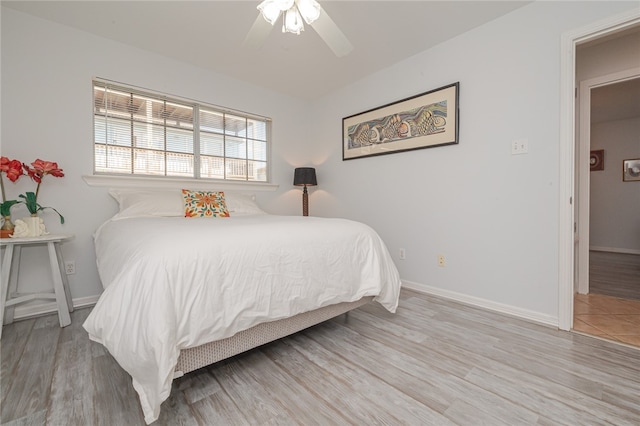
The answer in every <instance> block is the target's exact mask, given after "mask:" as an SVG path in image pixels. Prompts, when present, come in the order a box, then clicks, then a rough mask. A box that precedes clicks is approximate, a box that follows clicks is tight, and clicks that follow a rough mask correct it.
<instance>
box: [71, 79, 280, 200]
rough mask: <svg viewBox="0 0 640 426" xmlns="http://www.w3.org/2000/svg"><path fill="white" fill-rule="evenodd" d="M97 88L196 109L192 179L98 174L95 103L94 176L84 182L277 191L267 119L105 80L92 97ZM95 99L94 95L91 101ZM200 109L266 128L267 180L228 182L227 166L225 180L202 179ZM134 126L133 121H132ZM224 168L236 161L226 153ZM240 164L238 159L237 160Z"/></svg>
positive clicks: (236, 180) (269, 126)
mask: <svg viewBox="0 0 640 426" xmlns="http://www.w3.org/2000/svg"><path fill="white" fill-rule="evenodd" d="M96 85H99V86H108V87H109V88H113V89H116V90H119V91H123V92H126V93H130V94H133V95H140V96H145V97H149V98H154V99H158V100H164V101H167V102H175V103H180V104H187V105H189V106H192V107H194V113H193V116H194V123H193V143H194V146H193V176H188V177H182V176H171V175H170V176H167V175H166V169H165V172H164V174H162V175H149V174H143V173H134V172H133V170H131V172H130V173H116V172H113V173H111V172H104V171H96V154H95V153H96V148H95V147H96V145H97V144H98V145H100V143H99V142H100V141H98V140H96V129H95V123H96V120H95V117H96V114H95V111H96V110H95V99H94V105H93V114H92V115H93V117H94V118H93V130H94V142H93V143H94V149H93V152H94V154H93V156H92V157H93V175H92V176H83V178H84V180H85V181H86V182H87V183H88V184H89V185H91V186H119V187H123V186H124V187H126V186H136V187H164V188H167V187H180V186H185V185H190V186H191V187H194V186H198V187H201V188H206V187H215V188H223V189H224V188H227V189H229V188H238V189H250V190H275V188H277V185H272V184H270V180H271V155H270V153H271V119H270V118H268V117H263V116H259V115H256V114H249V113H246V112H242V111H237V110H232V109H229V108H223V107H219V106H216V105H211V104H207V103H203V102H198V101H194V100H191V99H186V98H182V97H177V96H171V95H166V94H163V93H159V92H155V91H152V90H148V89H141V88H137V87H134V86H130V85H127V84H123V83H118V82H113V81H110V80H104V79H101V78H94V79H92V93H95V92H94V90H95V87H96ZM94 97H95V96H94V95H92V98H94ZM200 108H202V109H204V110H206V111H211V112H215V113H219V114H224V115H225V116H226V115H227V114H229V115H233V116H234V117H241V118H242V119H246V120H255V121H258V122H263V123H264V124H265V126H266V129H265V133H266V134H265V138H266V139H265V145H266V147H265V150H266V153H265V157H264V164H265V167H266V173H265V174H266V178H265V180H250V179H249V176H248V173H247V175H245V179H238V178H234V179H227V178H226V169H227V167H226V166H225V178H208V177H201V176H200V166H199V163H200V153H199V150H200V143H199V133H200V128H199V126H198V117H199V115H200V114H199V110H200ZM132 123H133V120H132ZM226 135H227V133H226V131H225V130H224V129H223V131H222V134H221V135H220V136H221V137H222V138H224V139H225V141H226ZM245 139H246V140H250V139H251V138H247V137H245ZM130 148H131V149H134V148H135V147H134V146H133V142H132V145H131V147H130ZM160 152H162V153H166V152H167V150H166V146H165V149H164V150H161V151H160ZM189 154H190V153H189ZM244 157H245V158H242V159H240V160H241V161H244V162H245V164H247V165H248V164H249V163H250V162H251V160H252V159H251V158H249V156H248V155H245V156H244ZM221 158H222V159H223V161H225V164H227V159H228V158H231V159H233V157H227V154H226V152H224V153H223V156H222V157H221ZM236 160H237V159H236ZM132 162H133V160H132Z"/></svg>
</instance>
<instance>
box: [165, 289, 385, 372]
mask: <svg viewBox="0 0 640 426" xmlns="http://www.w3.org/2000/svg"><path fill="white" fill-rule="evenodd" d="M372 299H373V297H372V296H367V297H363V298H362V299H360V300H357V301H355V302H345V303H338V304H335V305H329V306H325V307H322V308H320V309H316V310H314V311H309V312H304V313H302V314H298V315H295V316H293V317H291V318H283V319H280V320H276V321H271V322H265V323H262V324H258V325H256V326H254V327H251V328H249V329H247V330H243V331H240V332H238V333H236V334H234V335H233V336H231V337H228V338H226V339H222V340H216V341H214V342H209V343H205V344H203V345H200V346H196V347H194V348H188V349H184V350H182V351H180V356H179V357H178V363H177V364H176V368H175V377H180V376H182V375H183V374H186V373H188V372H190V371H194V370H197V369H199V368H202V367H205V366H207V365H210V364H213V363H214V362H218V361H221V360H223V359H226V358H229V357H232V356H234V355H237V354H239V353H242V352H245V351H248V350H249V349H253V348H256V347H258V346H261V345H264V344H266V343H269V342H273V341H274V340H278V339H281V338H283V337H285V336H288V335H290V334H293V333H297V332H298V331H301V330H304V329H305V328H308V327H311V326H313V325H316V324H319V323H321V322H323V321H326V320H328V319H331V318H333V317H336V316H338V315H340V314H343V313H345V312H348V311H350V310H352V309H355V308H357V307H359V306H362V305H364V304H366V303H369V302H370V301H371V300H372Z"/></svg>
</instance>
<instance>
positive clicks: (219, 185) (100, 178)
mask: <svg viewBox="0 0 640 426" xmlns="http://www.w3.org/2000/svg"><path fill="white" fill-rule="evenodd" d="M82 179H83V180H84V181H85V182H86V183H87V185H89V186H101V187H110V188H149V189H183V188H185V189H192V190H208V191H224V190H226V191H253V192H262V191H265V192H266V191H275V190H276V189H278V186H279V185H275V184H272V183H266V182H234V181H221V180H203V179H180V178H152V177H141V176H136V177H133V176H112V175H84V176H82Z"/></svg>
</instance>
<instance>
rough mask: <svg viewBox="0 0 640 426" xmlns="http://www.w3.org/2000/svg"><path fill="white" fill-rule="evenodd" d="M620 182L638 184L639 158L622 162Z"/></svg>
mask: <svg viewBox="0 0 640 426" xmlns="http://www.w3.org/2000/svg"><path fill="white" fill-rule="evenodd" d="M622 180H623V181H625V182H640V158H634V159H632V160H624V161H623V162H622Z"/></svg>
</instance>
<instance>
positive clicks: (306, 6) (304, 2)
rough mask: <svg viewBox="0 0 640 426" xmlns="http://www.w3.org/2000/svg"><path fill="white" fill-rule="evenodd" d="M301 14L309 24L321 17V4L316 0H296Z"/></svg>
mask: <svg viewBox="0 0 640 426" xmlns="http://www.w3.org/2000/svg"><path fill="white" fill-rule="evenodd" d="M296 5H297V6H298V10H299V11H300V14H301V15H302V17H303V18H304V21H305V22H306V23H307V24H309V25H310V24H311V23H312V22H314V21H315V20H316V19H318V18H319V17H320V10H321V8H320V4H318V2H317V1H316V0H296Z"/></svg>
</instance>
